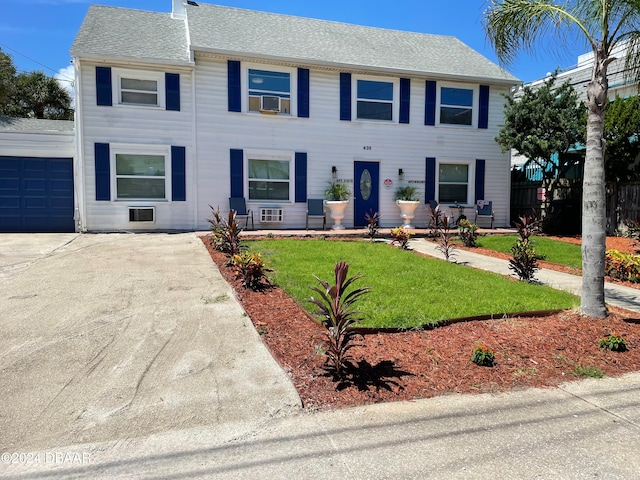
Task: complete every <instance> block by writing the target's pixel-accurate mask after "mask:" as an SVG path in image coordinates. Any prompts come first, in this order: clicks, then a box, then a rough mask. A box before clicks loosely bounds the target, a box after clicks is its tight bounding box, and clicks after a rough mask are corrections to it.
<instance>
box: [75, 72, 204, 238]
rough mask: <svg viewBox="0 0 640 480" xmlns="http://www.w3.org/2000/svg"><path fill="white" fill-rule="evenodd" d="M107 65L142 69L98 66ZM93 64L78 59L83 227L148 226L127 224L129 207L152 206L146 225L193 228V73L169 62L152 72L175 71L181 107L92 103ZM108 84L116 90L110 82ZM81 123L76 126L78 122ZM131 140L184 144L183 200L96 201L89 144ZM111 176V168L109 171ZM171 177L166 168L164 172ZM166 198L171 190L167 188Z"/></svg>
mask: <svg viewBox="0 0 640 480" xmlns="http://www.w3.org/2000/svg"><path fill="white" fill-rule="evenodd" d="M101 66H109V67H112V68H125V69H126V68H134V69H136V70H140V69H141V68H139V67H137V66H135V67H131V66H127V65H117V64H101ZM95 67H96V65H95V64H93V63H85V62H82V63H81V65H80V72H81V75H80V76H81V86H80V91H81V96H80V101H81V102H82V104H81V105H80V109H79V111H80V112H81V114H80V119H79V121H78V122H77V124H76V129H77V130H78V133H77V138H78V139H79V140H78V141H79V142H80V143H81V145H79V147H80V151H81V152H82V170H83V172H84V211H83V213H82V217H83V228H84V229H86V230H89V231H109V230H136V229H149V228H150V226H149V225H146V224H136V223H129V217H128V208H129V206H141V205H144V206H153V207H155V211H156V222H155V224H154V225H152V226H151V228H154V229H161V230H170V229H177V230H192V229H193V228H194V227H195V225H196V222H195V220H194V205H195V202H196V191H195V188H194V184H195V176H194V175H195V174H194V167H193V166H194V162H195V152H194V148H193V140H192V139H193V129H192V125H193V95H192V72H191V71H190V70H188V69H180V68H176V67H172V66H159V67H158V68H155V69H153V71H156V72H162V73H163V74H164V72H171V73H179V74H180V111H167V110H164V109H159V108H150V107H137V106H113V107H106V106H97V105H96V84H95V82H96V80H95ZM113 88H114V89H115V88H116V85H115V84H114V86H113ZM159 93H160V94H161V95H164V92H159ZM78 123H80V125H78ZM95 143H109V144H135V145H152V146H167V147H169V146H172V145H173V146H183V147H185V148H186V184H187V189H186V198H187V201H183V202H174V201H124V200H115V199H114V197H115V192H114V191H113V189H112V192H111V201H96V194H95V163H94V162H95V158H94V144H95ZM111 173H112V175H113V172H111ZM166 173H167V175H168V176H170V174H171V172H170V171H169V172H166ZM167 197H168V198H171V192H170V191H168V192H167Z"/></svg>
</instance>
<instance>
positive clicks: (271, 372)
mask: <svg viewBox="0 0 640 480" xmlns="http://www.w3.org/2000/svg"><path fill="white" fill-rule="evenodd" d="M0 304H1V307H0V312H1V313H0V329H1V332H2V334H1V335H0V385H1V386H2V393H1V395H0V432H1V434H0V452H28V451H38V450H44V449H50V450H51V449H53V450H58V451H60V450H63V449H62V448H61V447H64V446H67V445H71V444H79V443H89V442H105V441H106V442H116V444H119V445H122V448H125V449H126V445H127V441H128V440H129V439H131V438H133V437H142V436H147V435H150V434H155V433H160V432H167V431H172V430H182V429H186V428H193V427H203V426H207V427H210V428H214V429H215V432H216V435H217V437H218V440H219V441H224V439H225V438H228V439H232V438H237V437H238V436H242V435H243V434H245V433H246V432H249V431H251V430H252V429H254V428H255V427H256V425H259V424H262V423H264V422H265V421H266V420H268V419H271V418H272V417H274V416H278V415H281V414H283V413H287V412H290V411H291V410H297V409H298V408H299V406H300V400H299V398H298V395H297V393H296V392H295V390H294V388H293V386H292V385H291V384H290V382H289V381H288V380H287V377H286V374H285V373H284V372H283V371H282V369H281V368H280V367H279V366H278V365H277V364H276V362H275V361H274V360H273V358H272V357H271V355H270V354H269V352H268V351H267V350H266V348H265V347H264V346H263V344H262V342H261V341H260V338H259V336H258V334H257V333H256V331H255V329H254V328H253V326H252V324H251V321H250V320H249V318H248V317H247V316H246V315H245V314H244V312H243V310H242V309H241V308H240V306H239V305H238V303H237V302H236V301H235V300H234V298H233V292H232V290H231V289H230V287H229V286H228V285H227V284H226V283H225V282H224V281H223V279H222V278H221V276H220V274H219V272H218V271H217V269H216V267H215V265H214V264H213V263H212V262H211V260H210V258H209V255H208V253H207V251H206V249H205V248H204V246H203V245H202V243H201V241H200V240H199V239H198V238H196V236H195V235H194V234H174V235H171V234H136V235H133V234H105V235H77V234H70V235H69V234H68V235H53V234H48V235H40V234H31V235H13V234H3V235H0ZM112 444H113V443H112ZM0 470H1V468H0Z"/></svg>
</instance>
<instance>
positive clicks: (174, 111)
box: [71, 0, 518, 231]
mask: <svg viewBox="0 0 640 480" xmlns="http://www.w3.org/2000/svg"><path fill="white" fill-rule="evenodd" d="M71 53H72V56H73V58H74V64H75V67H76V86H77V98H76V105H77V109H76V117H75V118H76V146H77V159H78V161H77V174H78V175H79V177H80V178H81V179H82V180H81V181H80V182H78V183H77V184H76V189H77V191H78V204H77V206H78V209H79V222H80V229H81V230H83V231H84V230H89V231H109V230H139V229H144V230H149V229H161V230H168V229H179V230H193V229H206V228H208V223H207V221H206V219H207V218H210V217H211V210H210V208H209V205H211V206H213V207H217V206H219V207H220V208H221V210H223V211H224V210H227V209H228V205H229V203H228V199H229V197H245V198H246V199H247V202H248V205H249V207H250V208H251V209H252V210H253V212H254V216H255V222H256V228H301V227H303V226H304V225H305V212H306V201H307V199H308V198H322V197H323V192H324V190H325V188H326V187H327V182H329V181H331V180H332V179H333V178H335V180H336V181H340V182H347V183H348V184H349V187H350V189H351V190H352V192H353V198H352V202H351V204H350V206H349V208H348V210H347V213H346V217H345V219H344V221H343V223H344V224H345V225H346V226H347V227H353V226H360V225H365V220H364V214H365V213H367V212H368V211H369V210H370V209H372V210H374V211H378V212H379V213H380V215H381V224H382V225H383V226H397V225H399V224H400V215H399V210H398V208H397V206H396V205H395V203H394V201H393V197H394V191H395V189H396V188H397V187H398V186H400V185H406V184H412V185H413V186H416V187H418V189H419V192H420V196H421V200H422V202H423V204H428V201H429V200H432V199H436V200H439V201H440V203H442V204H450V205H452V204H454V203H455V202H456V201H458V202H460V203H462V204H466V205H469V206H472V205H474V204H475V202H476V201H477V200H491V201H493V206H494V211H495V223H496V225H498V226H504V225H507V224H508V222H509V218H508V215H509V170H510V163H509V154H503V153H502V152H501V151H500V147H499V146H498V145H497V143H496V142H495V141H494V137H495V136H496V135H497V132H498V128H499V125H500V123H501V121H502V114H503V105H504V98H503V95H504V94H508V93H509V91H510V88H511V87H512V86H513V85H515V84H516V83H518V80H517V79H516V78H514V77H513V76H511V75H510V74H508V73H506V72H505V71H504V70H502V69H501V68H499V67H498V66H497V65H495V64H494V63H492V62H491V61H489V60H487V59H486V58H484V57H483V56H481V55H480V54H479V53H477V52H475V51H474V50H472V49H471V48H469V47H467V46H466V45H464V44H463V43H461V42H460V41H459V40H457V39H456V38H454V37H445V36H435V35H424V34H417V33H410V32H402V31H393V30H385V29H379V28H371V27H362V26H356V25H348V24H343V23H336V22H328V21H321V20H313V19H308V18H299V17H291V16H285V15H276V14H270V13H263V12H256V11H249V10H241V9H236V8H228V7H220V6H214V5H206V4H202V3H199V2H198V3H196V2H191V1H189V2H185V3H183V2H182V1H181V0H174V1H173V11H172V13H171V14H165V13H156V12H147V11H138V10H130V9H124V8H112V7H103V6H95V5H94V6H91V7H90V8H89V11H88V13H87V16H86V18H85V20H84V22H83V24H82V26H81V28H80V31H79V33H78V36H77V38H76V40H75V42H74V44H73V47H72V49H71ZM138 209H141V210H138ZM263 209H264V210H263ZM274 210H275V212H277V213H280V210H281V215H273V214H274V213H275V212H274ZM455 211H456V213H457V209H456V210H455ZM261 213H262V214H261ZM469 213H470V212H469ZM147 214H150V215H152V216H148V217H147V216H146V215H147ZM267 214H269V215H267ZM140 220H144V221H140ZM274 220H278V221H277V222H274ZM420 223H422V224H426V223H427V209H426V208H422V209H420V210H419V212H418V213H417V215H416V218H415V224H418V225H419V224H420Z"/></svg>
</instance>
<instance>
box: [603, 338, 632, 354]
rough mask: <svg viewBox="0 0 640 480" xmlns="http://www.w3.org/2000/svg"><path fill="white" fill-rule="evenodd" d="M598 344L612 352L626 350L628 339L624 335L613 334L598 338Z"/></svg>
mask: <svg viewBox="0 0 640 480" xmlns="http://www.w3.org/2000/svg"><path fill="white" fill-rule="evenodd" d="M598 346H599V347H600V348H604V349H606V350H611V351H612V352H626V351H627V341H626V340H625V339H624V337H622V336H620V335H616V334H611V335H608V336H606V337H603V338H601V339H600V340H598Z"/></svg>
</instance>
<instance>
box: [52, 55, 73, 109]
mask: <svg viewBox="0 0 640 480" xmlns="http://www.w3.org/2000/svg"><path fill="white" fill-rule="evenodd" d="M53 78H55V79H56V80H57V81H58V84H59V85H60V86H61V87H62V88H64V89H65V90H66V91H67V92H69V95H71V106H72V107H74V108H75V103H76V90H75V88H74V85H75V71H74V68H73V65H69V66H68V67H64V68H61V69H60V70H58V73H56V74H55V75H54V76H53Z"/></svg>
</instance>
